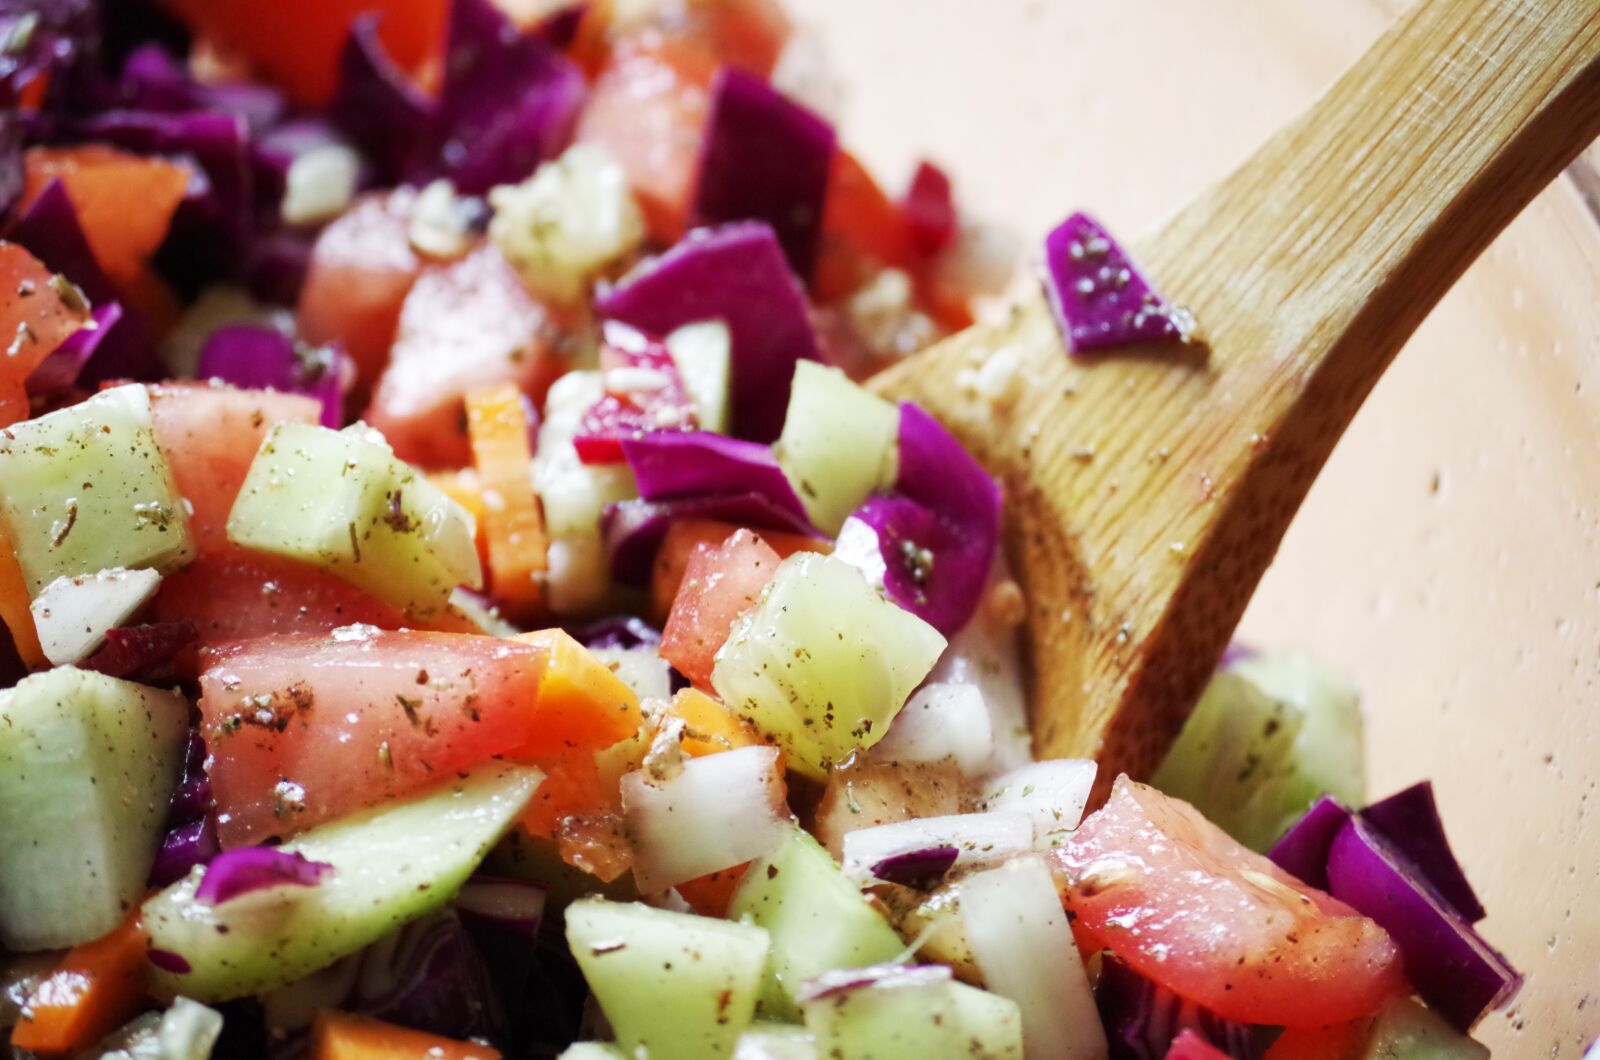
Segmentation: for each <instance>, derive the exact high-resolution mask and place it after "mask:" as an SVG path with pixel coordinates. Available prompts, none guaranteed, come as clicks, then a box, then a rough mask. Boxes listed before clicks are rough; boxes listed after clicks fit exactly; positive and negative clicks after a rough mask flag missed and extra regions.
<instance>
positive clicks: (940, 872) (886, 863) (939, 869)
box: [872, 846, 961, 890]
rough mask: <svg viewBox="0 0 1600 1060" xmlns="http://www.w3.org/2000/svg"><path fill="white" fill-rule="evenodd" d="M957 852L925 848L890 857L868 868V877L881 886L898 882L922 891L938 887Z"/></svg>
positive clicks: (945, 847)
mask: <svg viewBox="0 0 1600 1060" xmlns="http://www.w3.org/2000/svg"><path fill="white" fill-rule="evenodd" d="M960 856H961V851H960V849H958V848H956V847H952V846H941V847H928V848H927V849H926V850H908V851H906V852H905V853H903V854H893V855H890V856H889V857H886V858H884V859H883V860H882V861H880V862H878V863H877V864H875V865H873V866H872V875H873V876H874V877H876V878H877V879H880V880H882V881H884V882H885V883H898V884H903V885H904V886H906V887H916V888H920V889H922V890H927V889H928V888H931V887H934V886H936V885H938V884H939V883H940V882H941V881H942V880H943V879H944V875H945V873H947V872H949V871H950V868H951V866H953V865H954V864H955V863H956V859H957V858H959V857H960Z"/></svg>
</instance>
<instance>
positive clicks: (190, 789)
mask: <svg viewBox="0 0 1600 1060" xmlns="http://www.w3.org/2000/svg"><path fill="white" fill-rule="evenodd" d="M214 805H215V802H214V801H213V799H212V797H211V778H210V776H208V775H207V774H206V741H205V737H203V736H201V735H200V730H199V729H190V730H189V732H188V734H187V735H186V736H185V737H184V744H183V777H182V779H180V780H179V781H178V787H177V790H175V791H174V792H173V793H172V798H171V799H169V800H168V801H167V823H168V824H169V825H175V824H187V823H189V822H190V821H197V820H199V819H200V818H201V817H203V816H205V815H206V814H208V813H210V812H211V810H212V808H213V806H214Z"/></svg>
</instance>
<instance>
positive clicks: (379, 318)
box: [297, 188, 422, 390]
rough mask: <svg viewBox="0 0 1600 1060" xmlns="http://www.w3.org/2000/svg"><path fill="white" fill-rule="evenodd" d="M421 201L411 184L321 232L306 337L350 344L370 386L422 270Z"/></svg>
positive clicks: (371, 198)
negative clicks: (415, 233) (414, 229)
mask: <svg viewBox="0 0 1600 1060" xmlns="http://www.w3.org/2000/svg"><path fill="white" fill-rule="evenodd" d="M416 200H417V194H416V192H415V191H413V190H412V189H410V188H396V189H394V190H393V191H388V192H375V193H373V194H371V195H365V196H363V197H362V198H361V199H360V200H358V201H357V202H356V204H355V205H354V206H353V207H351V208H350V210H349V211H348V212H346V213H345V214H344V215H343V216H341V217H339V218H338V219H337V220H335V221H334V222H333V223H332V224H330V225H328V227H326V228H324V229H323V230H322V233H321V235H319V236H317V242H316V245H315V246H314V247H312V250H311V264H310V267H309V268H308V269H307V270H306V280H305V286H303V287H302V288H301V289H300V306H299V311H298V314H297V317H298V319H297V323H298V325H299V330H300V335H301V337H303V338H304V339H305V340H306V341H307V342H312V343H317V344H323V343H330V342H337V343H338V344H339V345H341V346H343V347H344V351H345V352H346V353H348V354H349V355H350V358H351V360H353V361H355V364H356V373H357V378H358V384H359V386H360V387H361V388H363V389H364V390H365V389H370V388H371V387H372V386H373V385H375V384H376V383H377V381H378V376H380V375H381V374H383V366H384V365H385V364H387V363H388V360H389V347H390V346H392V345H393V344H394V338H395V330H396V328H398V326H399V323H400V306H401V304H402V303H404V302H405V298H406V293H407V292H408V291H410V290H411V285H412V284H413V283H415V282H416V279H417V274H418V273H420V272H421V271H422V262H421V261H419V260H418V258H417V256H416V254H415V253H413V252H412V250H411V237H410V234H409V233H410V226H411V213H412V211H413V210H414V209H415V208H416Z"/></svg>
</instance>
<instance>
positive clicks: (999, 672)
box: [928, 557, 1033, 770]
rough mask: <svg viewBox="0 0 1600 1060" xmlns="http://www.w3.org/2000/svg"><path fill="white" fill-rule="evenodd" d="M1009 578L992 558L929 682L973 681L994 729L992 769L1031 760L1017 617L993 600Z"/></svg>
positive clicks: (1030, 734)
mask: <svg viewBox="0 0 1600 1060" xmlns="http://www.w3.org/2000/svg"><path fill="white" fill-rule="evenodd" d="M1009 581H1010V573H1009V571H1008V569H1007V568H1006V565H1005V561H1004V558H1003V557H999V558H996V560H995V569H994V571H993V572H992V573H991V574H990V575H989V590H988V592H986V593H985V594H984V599H983V603H982V604H981V605H979V607H978V611H977V614H975V615H973V616H972V621H970V622H968V623H967V624H966V625H965V626H963V627H962V628H961V630H960V631H959V632H957V633H956V635H955V636H953V637H951V638H950V644H949V646H948V647H946V648H945V651H944V654H943V655H942V656H940V658H939V664H938V665H937V666H935V667H934V668H933V672H932V673H930V674H929V675H928V680H929V681H930V682H933V681H942V682H948V683H950V684H958V685H972V686H973V687H975V688H976V689H977V690H978V692H979V693H980V694H981V695H982V696H983V702H984V704H985V705H986V706H987V707H988V708H989V724H990V727H991V728H992V729H993V731H994V748H995V749H994V761H993V763H992V768H993V769H995V770H1004V769H1013V768H1015V767H1017V766H1020V765H1023V764H1025V763H1027V762H1031V761H1033V736H1032V730H1031V729H1030V728H1029V726H1028V706H1027V695H1026V691H1025V689H1024V688H1023V677H1022V648H1021V645H1020V644H1019V643H1018V640H1017V629H1018V627H1017V622H1016V616H1015V615H1014V614H1011V613H1009V612H1008V609H1007V608H1006V607H1001V606H997V603H998V601H997V600H996V594H997V593H999V592H1000V591H1001V590H1000V588H999V587H1001V586H1004V585H1005V584H1006V583H1008V582H1009ZM1013 591H1014V586H1013Z"/></svg>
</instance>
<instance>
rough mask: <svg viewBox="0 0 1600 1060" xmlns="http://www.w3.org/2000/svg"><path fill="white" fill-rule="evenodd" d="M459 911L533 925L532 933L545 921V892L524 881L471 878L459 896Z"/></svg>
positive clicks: (457, 902)
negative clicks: (541, 921)
mask: <svg viewBox="0 0 1600 1060" xmlns="http://www.w3.org/2000/svg"><path fill="white" fill-rule="evenodd" d="M455 906H456V908H457V909H463V910H466V911H467V912H469V913H476V914H478V915H479V916H484V917H492V918H494V919H495V920H504V921H510V922H512V923H514V924H527V925H529V932H530V934H531V933H532V931H533V929H534V927H535V926H537V925H538V923H539V921H540V920H542V919H543V918H544V906H545V893H544V888H543V887H537V886H535V885H533V884H531V883H525V882H523V881H522V880H496V879H492V878H489V879H471V880H468V881H467V882H466V883H465V884H463V885H462V887H461V890H460V892H459V893H457V895H456V897H455Z"/></svg>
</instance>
